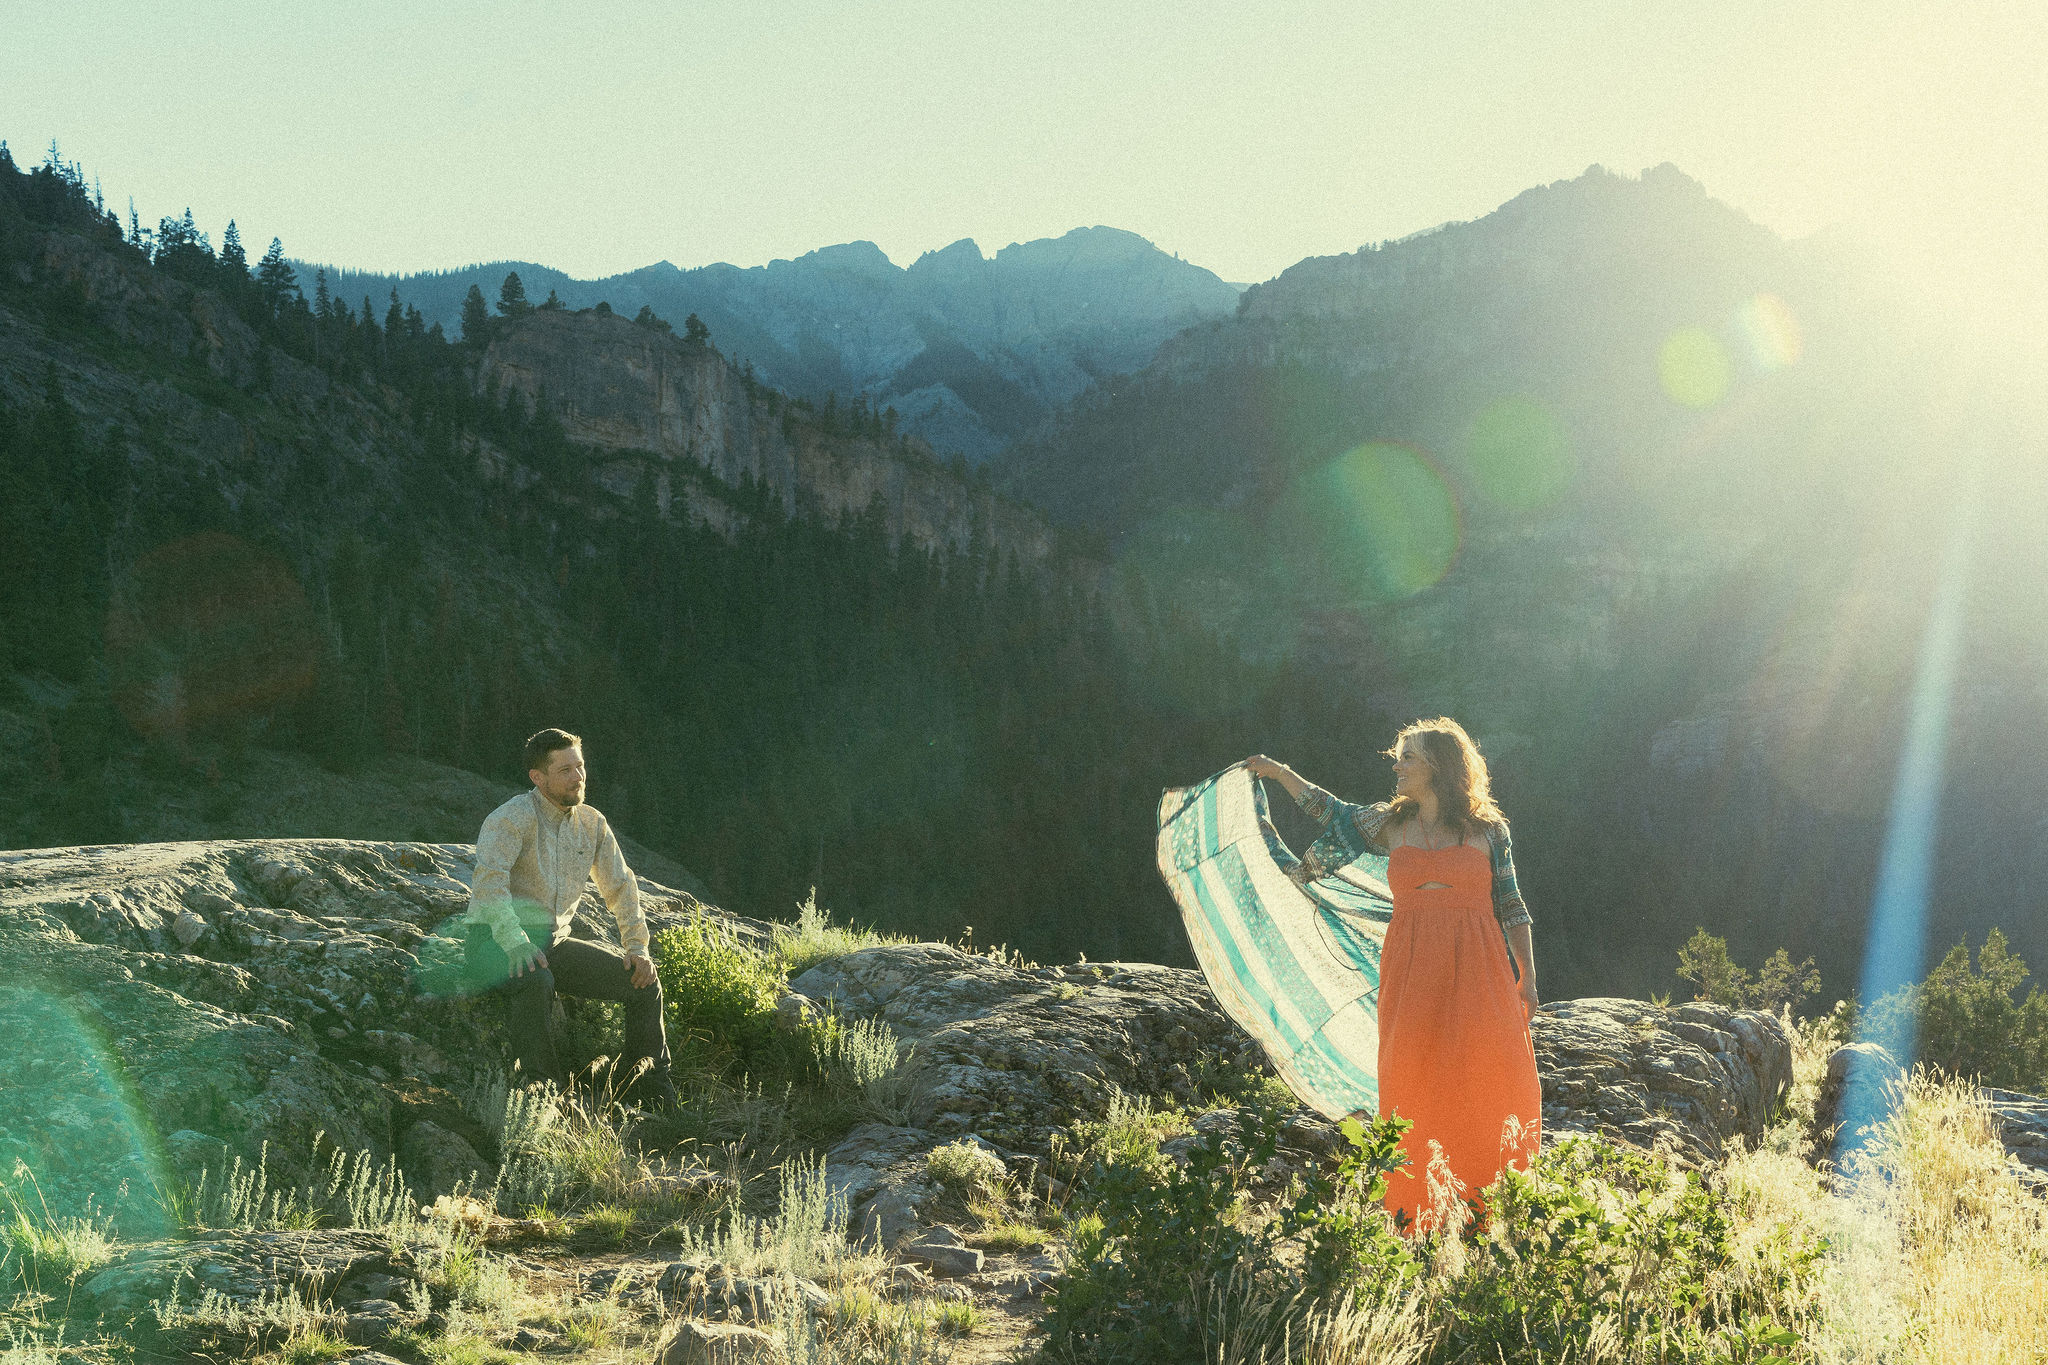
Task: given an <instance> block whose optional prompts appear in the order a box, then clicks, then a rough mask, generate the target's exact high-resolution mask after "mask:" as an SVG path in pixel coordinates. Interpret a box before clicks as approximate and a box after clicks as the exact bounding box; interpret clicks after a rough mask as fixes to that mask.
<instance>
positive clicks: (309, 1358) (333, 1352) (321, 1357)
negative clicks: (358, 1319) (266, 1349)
mask: <svg viewBox="0 0 2048 1365" xmlns="http://www.w3.org/2000/svg"><path fill="white" fill-rule="evenodd" d="M355 1349H356V1348H355V1347H353V1346H351V1345H349V1344H348V1343H347V1342H346V1341H343V1340H342V1339H341V1338H340V1337H339V1336H337V1335H335V1334H334V1333H333V1332H330V1331H328V1330H327V1329H325V1328H322V1327H310V1328H302V1329H300V1330H299V1331H296V1332H293V1333H292V1334H291V1335H290V1336H288V1337H286V1338H285V1340H284V1344H283V1345H281V1346H279V1347H278V1348H277V1355H276V1360H277V1362H278V1365H322V1362H324V1361H329V1360H339V1359H340V1358H341V1357H343V1356H345V1355H349V1354H351V1353H353V1352H354V1351H355Z"/></svg>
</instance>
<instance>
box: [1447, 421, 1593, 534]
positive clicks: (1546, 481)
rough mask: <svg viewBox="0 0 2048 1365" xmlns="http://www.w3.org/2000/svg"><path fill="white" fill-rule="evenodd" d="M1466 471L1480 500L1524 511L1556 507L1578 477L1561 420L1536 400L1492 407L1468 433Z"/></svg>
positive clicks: (1575, 458) (1574, 458)
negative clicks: (1484, 499)
mask: <svg viewBox="0 0 2048 1365" xmlns="http://www.w3.org/2000/svg"><path fill="white" fill-rule="evenodd" d="M1465 460H1466V467H1467V469H1468V470H1469V471H1470V472H1471V477H1472V485H1473V487H1474V489H1475V490H1477V491H1478V492H1479V493H1480V494H1482V495H1483V496H1485V497H1487V498H1488V499H1490V500H1492V501H1493V502H1496V503H1499V504H1500V505H1501V506H1503V507H1512V508H1517V509H1522V510H1528V509H1532V508H1537V507H1542V506H1544V505H1545V504H1547V503H1551V502H1555V501H1556V500H1557V499H1558V497H1559V496H1561V495H1562V494H1563V493H1564V491H1565V490H1566V489H1567V488H1569V487H1570V486H1571V483H1572V479H1573V478H1574V477H1576V476H1577V474H1578V456H1577V455H1576V454H1575V453H1574V452H1573V450H1572V444H1571V438H1570V437H1569V436H1567V435H1566V433H1565V429H1564V423H1563V422H1561V421H1560V420H1558V417H1557V414H1556V413H1554V412H1552V411H1551V410H1550V409H1549V408H1548V407H1546V406H1545V405H1543V404H1542V403H1539V402H1537V401H1536V400H1535V399H1533V398H1527V397H1521V396H1516V397H1511V398H1502V399H1499V400H1498V401H1496V402H1493V403H1490V404H1488V405H1487V406H1486V407H1485V408H1484V409H1482V410H1481V411H1480V413H1479V415H1478V416H1477V417H1474V418H1473V419H1472V425H1471V426H1470V427H1468V428H1467V429H1466V432H1465Z"/></svg>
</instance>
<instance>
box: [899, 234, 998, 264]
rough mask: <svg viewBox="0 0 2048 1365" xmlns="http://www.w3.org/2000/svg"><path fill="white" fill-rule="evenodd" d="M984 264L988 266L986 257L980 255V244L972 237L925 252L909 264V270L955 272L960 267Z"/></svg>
mask: <svg viewBox="0 0 2048 1365" xmlns="http://www.w3.org/2000/svg"><path fill="white" fill-rule="evenodd" d="M986 264H988V257H986V256H984V255H982V254H981V246H980V244H979V243H977V242H976V241H975V240H974V239H973V238H972V237H962V238H961V239H960V240H959V241H957V242H950V243H948V244H947V245H945V246H942V247H940V248H939V249H938V250H936V251H927V252H925V253H924V254H923V255H922V256H919V257H918V258H917V259H916V260H915V261H913V262H911V264H910V267H909V268H910V269H911V270H913V271H915V270H933V269H947V270H957V269H959V268H960V267H961V266H981V265H986Z"/></svg>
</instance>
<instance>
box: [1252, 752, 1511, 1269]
mask: <svg viewBox="0 0 2048 1365" xmlns="http://www.w3.org/2000/svg"><path fill="white" fill-rule="evenodd" d="M1387 753H1388V755H1389V756H1390V757H1391V758H1392V759H1393V760H1394V799H1393V800H1392V801H1383V802H1379V803H1376V804H1374V805H1370V806H1356V805H1352V804H1350V803H1349V802H1345V801H1339V800H1338V799H1337V798H1335V797H1333V796H1331V795H1330V794H1329V793H1328V792H1326V791H1324V790H1323V789H1322V788H1320V787H1317V786H1315V785H1314V784H1313V783H1310V782H1308V781H1306V780H1304V779H1303V778H1302V777H1301V776H1300V775H1298V774H1297V773H1295V772H1294V770H1293V769H1291V768H1289V767H1287V765H1285V764H1284V763H1279V762H1276V761H1274V760H1273V759H1270V758H1267V757H1266V756H1265V755H1263V754H1261V755H1258V756H1256V757H1254V758H1252V759H1251V760H1250V761H1249V762H1247V763H1246V765H1245V766H1246V768H1247V769H1248V770H1249V771H1250V772H1251V773H1252V775H1253V776H1255V777H1269V778H1272V779H1273V780H1274V781H1276V782H1278V783H1279V784H1280V785H1281V786H1282V787H1284V788H1285V789H1286V790H1287V794H1288V795H1289V796H1291V797H1293V798H1294V800H1295V802H1296V803H1297V804H1298V805H1300V806H1301V808H1302V809H1303V810H1304V811H1306V812H1307V813H1308V814H1309V815H1310V816H1311V817H1312V818H1314V819H1315V820H1317V821H1318V822H1319V823H1320V824H1321V825H1322V826H1323V827H1324V832H1323V835H1322V837H1320V838H1318V839H1317V840H1316V842H1315V843H1314V844H1313V845H1311V846H1310V847H1309V849H1308V850H1307V851H1306V852H1305V853H1304V854H1303V855H1302V859H1301V863H1300V865H1299V866H1298V867H1295V868H1293V869H1291V870H1290V872H1289V875H1290V876H1292V877H1294V878H1295V880H1297V881H1299V882H1308V881H1313V880H1315V879H1316V878H1319V877H1323V876H1327V875H1328V874H1330V873H1332V872H1334V871H1336V870H1337V869H1338V868H1339V867H1342V866H1344V865H1345V864H1346V863H1349V862H1352V861H1354V860H1355V859H1357V858H1359V857H1361V856H1363V855H1365V854H1380V855H1383V856H1384V857H1386V859H1387V887H1388V889H1389V890H1390V891H1391V892H1392V895H1393V904H1394V910H1393V918H1392V920H1391V921H1390V922H1389V924H1388V926H1387V938H1386V943H1385V945H1384V946H1383V947H1382V948H1381V950H1380V962H1379V971H1380V988H1379V1035H1380V1045H1379V1059H1378V1060H1379V1113H1380V1116H1381V1117H1385V1116H1387V1115H1390V1114H1391V1115H1397V1116H1399V1117H1401V1118H1404V1119H1407V1120H1409V1121H1410V1122H1411V1123H1412V1124H1413V1125H1414V1126H1413V1127H1412V1128H1410V1129H1409V1130H1408V1133H1407V1136H1406V1137H1405V1138H1404V1139H1403V1140H1402V1149H1403V1151H1404V1152H1405V1154H1406V1155H1407V1157H1408V1162H1409V1164H1408V1167H1407V1168H1406V1172H1405V1174H1406V1175H1407V1176H1409V1177H1411V1178H1407V1179H1404V1178H1403V1175H1402V1173H1397V1174H1395V1175H1394V1176H1393V1177H1392V1178H1390V1179H1389V1180H1388V1182H1387V1184H1388V1191H1387V1208H1388V1210H1389V1211H1390V1212H1392V1213H1394V1214H1395V1215H1396V1216H1397V1217H1405V1219H1406V1221H1407V1223H1408V1225H1410V1226H1412V1227H1416V1228H1418V1229H1427V1228H1428V1227H1429V1226H1430V1225H1431V1221H1432V1214H1433V1209H1432V1203H1433V1201H1432V1197H1431V1191H1430V1188H1429V1186H1430V1183H1431V1180H1430V1178H1429V1175H1428V1173H1429V1172H1430V1171H1431V1164H1432V1157H1433V1156H1436V1155H1437V1154H1439V1153H1440V1157H1439V1159H1440V1161H1441V1162H1442V1163H1443V1164H1442V1165H1440V1166H1438V1167H1437V1170H1436V1175H1437V1177H1438V1178H1439V1180H1440V1178H1441V1176H1442V1174H1443V1173H1444V1172H1445V1170H1446V1168H1447V1169H1448V1173H1449V1174H1450V1175H1452V1176H1455V1177H1456V1180H1457V1183H1458V1184H1459V1185H1460V1186H1462V1189H1463V1191H1464V1192H1465V1193H1466V1194H1469V1195H1475V1196H1476V1195H1477V1194H1478V1193H1479V1191H1480V1190H1482V1189H1484V1188H1485V1187H1486V1186H1488V1185H1491V1184H1492V1183H1493V1182H1494V1181H1495V1180H1496V1179H1498V1178H1499V1176H1500V1173H1501V1171H1502V1170H1503V1169H1504V1168H1505V1167H1507V1166H1508V1165H1509V1164H1510V1163H1513V1164H1517V1165H1523V1164H1526V1162H1527V1160H1528V1159H1529V1158H1530V1157H1533V1156H1534V1155H1535V1153H1536V1150H1537V1146H1538V1143H1539V1142H1540V1139H1541V1125H1542V1121H1543V1089H1542V1085H1541V1083H1540V1082H1539V1081H1538V1080H1537V1077H1536V1054H1535V1051H1534V1049H1533V1048H1532V1047H1531V1045H1530V1041H1529V1022H1530V1020H1531V1019H1533V1018H1534V1017H1535V1014H1536V1004H1537V996H1536V956H1535V948H1534V946H1533V944H1532V943H1531V941H1530V935H1529V910H1528V907H1527V906H1526V905H1524V904H1523V903H1522V897H1521V893H1520V890H1519V889H1518V888H1517V886H1516V884H1515V864H1514V854H1513V850H1512V845H1511V844H1510V842H1509V839H1508V825H1507V821H1506V819H1505V818H1504V817H1503V816H1502V815H1501V813H1500V808H1499V807H1498V806H1496V805H1495V804H1494V803H1493V797H1492V794H1491V787H1490V783H1489V781H1488V778H1487V772H1486V760H1485V759H1484V758H1482V757H1481V756H1480V753H1479V746H1478V745H1476V744H1474V743H1473V742H1472V738H1471V736H1469V735H1467V734H1466V733H1465V731H1464V728H1463V727H1462V726H1460V725H1459V724H1458V723H1457V722H1456V721H1454V720H1451V719H1449V718H1448V717H1438V718H1437V719H1435V720H1424V721H1417V722H1416V723H1415V724H1413V725H1410V726H1408V727H1407V728H1406V729H1404V730H1402V731H1401V733H1400V735H1399V737H1398V738H1397V739H1396V740H1395V742H1394V747H1393V748H1391V749H1389V750H1388V751H1387ZM1503 940H1505V941H1503ZM1511 955H1512V961H1511V960H1510V958H1511Z"/></svg>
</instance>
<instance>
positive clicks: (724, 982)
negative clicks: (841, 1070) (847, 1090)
mask: <svg viewBox="0 0 2048 1365" xmlns="http://www.w3.org/2000/svg"><path fill="white" fill-rule="evenodd" d="M654 961H655V970H656V971H657V972H658V973H659V974H660V977H661V990H662V995H663V998H664V999H665V1001H666V1002H667V1010H668V1021H667V1022H668V1036H669V1046H670V1047H671V1048H673V1049H674V1050H675V1051H676V1053H677V1054H678V1055H679V1056H682V1057H685V1058H692V1057H694V1059H695V1060H697V1061H698V1062H699V1063H700V1064H704V1065H708V1066H709V1067H710V1068H712V1069H714V1070H724V1069H726V1068H728V1067H731V1066H734V1065H737V1066H738V1067H739V1068H741V1069H742V1070H745V1071H747V1072H749V1073H751V1074H753V1075H755V1076H756V1077H760V1076H762V1075H764V1074H770V1073H772V1074H778V1075H779V1074H784V1073H787V1072H789V1071H791V1070H797V1071H803V1070H808V1069H810V1068H812V1067H814V1066H815V1050H814V1048H813V1047H812V1046H811V1044H810V1042H809V1040H808V1039H807V1038H805V1037H803V1036H800V1035H799V1036H792V1035H791V1034H790V1033H788V1032H787V1031H785V1030H782V1029H780V1028H778V1027H777V1022H778V1021H777V1019H776V1015H775V1002H776V1001H777V1000H778V999H780V998H781V996H782V993H783V982H782V976H781V974H780V973H779V972H778V971H777V970H776V968H775V966H774V964H772V963H771V962H770V961H769V960H768V958H767V957H766V956H764V955H763V954H761V953H757V952H754V951H753V950H752V949H749V948H747V947H746V946H745V945H743V944H741V943H739V942H738V941H737V940H736V939H734V938H733V936H732V935H731V934H729V933H727V932H726V931H724V930H723V929H721V928H720V927H719V926H718V925H716V924H715V923H713V922H712V921H710V920H708V919H706V918H704V917H703V916H701V915H699V916H696V917H694V918H692V919H691V921H690V922H689V923H688V924H685V925H683V926H681V927H679V928H675V929H665V930H663V931H662V932H661V933H660V934H659V935H657V936H656V937H655V940H654Z"/></svg>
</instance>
